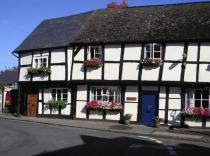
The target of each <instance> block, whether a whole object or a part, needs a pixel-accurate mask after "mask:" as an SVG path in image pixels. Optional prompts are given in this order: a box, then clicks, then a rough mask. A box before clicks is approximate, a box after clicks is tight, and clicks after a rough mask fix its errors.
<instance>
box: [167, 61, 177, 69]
mask: <svg viewBox="0 0 210 156" xmlns="http://www.w3.org/2000/svg"><path fill="white" fill-rule="evenodd" d="M178 64H179V63H172V64H171V65H170V67H169V68H168V69H169V70H172V69H173V68H175V67H176V66H177V65H178Z"/></svg>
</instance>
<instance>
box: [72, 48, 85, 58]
mask: <svg viewBox="0 0 210 156" xmlns="http://www.w3.org/2000/svg"><path fill="white" fill-rule="evenodd" d="M84 53H85V50H84V48H82V49H80V51H79V52H78V53H77V55H76V56H75V57H74V60H75V61H84Z"/></svg>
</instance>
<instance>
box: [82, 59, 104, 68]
mask: <svg viewBox="0 0 210 156" xmlns="http://www.w3.org/2000/svg"><path fill="white" fill-rule="evenodd" d="M83 64H84V66H85V67H90V68H99V67H100V66H101V64H102V62H101V60H100V59H99V58H92V59H90V60H85V61H84V63H83Z"/></svg>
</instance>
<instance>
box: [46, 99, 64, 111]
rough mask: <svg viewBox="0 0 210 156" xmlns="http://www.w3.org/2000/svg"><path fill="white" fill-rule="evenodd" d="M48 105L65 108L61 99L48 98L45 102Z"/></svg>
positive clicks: (54, 107) (53, 107)
mask: <svg viewBox="0 0 210 156" xmlns="http://www.w3.org/2000/svg"><path fill="white" fill-rule="evenodd" d="M47 104H48V106H49V107H50V108H52V109H64V108H66V103H65V102H64V101H62V100H58V101H56V100H49V101H48V102H47Z"/></svg>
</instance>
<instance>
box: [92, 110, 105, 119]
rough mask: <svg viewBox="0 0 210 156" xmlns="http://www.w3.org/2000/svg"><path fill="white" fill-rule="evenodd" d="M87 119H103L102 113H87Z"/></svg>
mask: <svg viewBox="0 0 210 156" xmlns="http://www.w3.org/2000/svg"><path fill="white" fill-rule="evenodd" d="M89 119H103V112H102V111H97V110H96V111H93V110H91V111H89Z"/></svg>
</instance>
